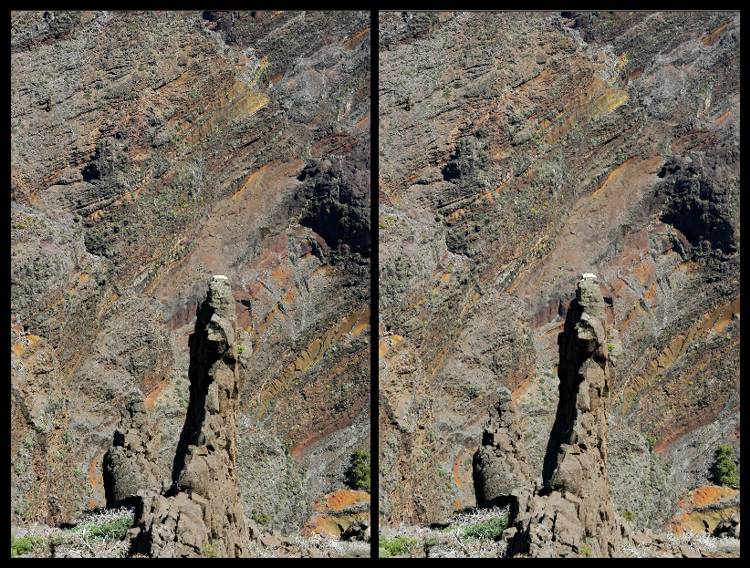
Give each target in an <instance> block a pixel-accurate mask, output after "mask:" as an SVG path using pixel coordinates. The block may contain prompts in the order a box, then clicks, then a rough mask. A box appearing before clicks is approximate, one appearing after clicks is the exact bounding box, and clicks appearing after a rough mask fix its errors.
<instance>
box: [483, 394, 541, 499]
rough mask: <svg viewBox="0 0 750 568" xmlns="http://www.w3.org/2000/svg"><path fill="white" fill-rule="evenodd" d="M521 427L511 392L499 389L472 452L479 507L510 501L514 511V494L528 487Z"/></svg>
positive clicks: (529, 479)
mask: <svg viewBox="0 0 750 568" xmlns="http://www.w3.org/2000/svg"><path fill="white" fill-rule="evenodd" d="M522 441H523V431H522V429H521V428H520V427H519V415H518V412H517V409H516V405H515V404H514V402H513V399H512V398H511V393H510V391H509V390H508V389H506V388H501V389H500V399H499V400H498V402H497V404H496V405H495V406H494V407H493V408H492V410H490V419H489V422H488V423H487V426H486V428H485V429H484V432H483V434H482V445H481V446H480V448H479V449H478V450H477V452H476V454H474V488H475V490H476V494H477V504H478V505H479V506H480V507H493V506H501V507H502V506H505V505H509V506H510V508H511V514H514V511H516V512H517V507H518V500H517V499H516V498H515V496H514V495H512V494H513V492H514V491H516V490H519V489H525V488H528V487H529V485H530V482H531V469H530V468H529V465H528V463H527V462H526V460H525V459H524V453H523V450H522V448H521V444H522Z"/></svg>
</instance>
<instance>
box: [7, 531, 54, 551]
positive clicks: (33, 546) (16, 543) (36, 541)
mask: <svg viewBox="0 0 750 568" xmlns="http://www.w3.org/2000/svg"><path fill="white" fill-rule="evenodd" d="M45 545H46V541H45V540H44V537H42V536H40V535H37V534H26V535H23V536H19V537H15V536H13V537H11V538H10V555H11V557H15V556H20V555H22V554H28V553H29V552H34V551H35V550H39V549H40V548H42V547H44V546H45Z"/></svg>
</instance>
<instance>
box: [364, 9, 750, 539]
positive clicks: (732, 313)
mask: <svg viewBox="0 0 750 568" xmlns="http://www.w3.org/2000/svg"><path fill="white" fill-rule="evenodd" d="M739 30H740V17H739V14H738V13H722V12H710V13H709V12H689V13H688V12H679V13H678V12H674V13H672V12H634V13H627V12H617V13H606V12H596V13H593V12H592V13H563V14H561V13H552V12H548V13H481V14H479V13H443V12H439V13H386V14H383V15H382V18H381V38H382V40H383V43H382V45H381V48H380V55H381V62H380V69H381V81H380V85H381V87H380V95H381V104H380V107H381V127H380V128H381V130H380V144H381V148H380V152H381V164H380V174H381V179H380V193H379V199H380V223H379V225H380V226H379V231H380V232H379V235H380V267H381V274H380V281H381V291H380V305H381V308H382V313H381V317H380V321H381V329H380V330H379V332H380V343H381V347H380V353H381V358H380V368H381V379H380V384H381V388H382V392H381V395H380V396H381V399H380V400H381V423H380V425H379V427H380V439H381V449H380V451H381V480H382V481H381V496H382V503H381V511H382V515H383V518H382V520H383V521H384V522H385V523H397V522H399V521H411V522H420V523H429V522H433V521H436V520H441V519H443V518H444V517H445V515H446V514H449V513H450V512H452V511H454V510H459V509H461V508H463V507H467V506H473V505H474V504H475V503H476V500H475V496H474V493H473V484H472V482H471V481H472V478H471V476H472V459H471V455H472V453H473V452H474V451H475V449H476V447H477V444H478V442H479V441H480V440H481V439H482V428H483V426H484V421H485V417H486V412H487V409H489V408H492V406H493V405H494V404H495V403H496V402H497V392H496V391H497V389H498V388H499V387H506V388H508V389H510V390H511V392H512V396H513V399H514V403H515V404H516V405H517V406H518V411H519V413H520V414H521V415H523V416H524V418H525V427H524V436H523V445H524V447H525V451H526V458H527V459H528V461H529V466H530V468H531V470H532V473H533V474H534V475H540V474H541V472H542V470H543V467H544V456H545V451H546V444H547V441H548V437H549V433H550V432H551V431H552V428H553V424H554V421H555V414H556V406H557V400H558V396H557V392H556V389H557V380H556V376H557V369H556V366H557V363H558V346H557V344H556V338H557V336H558V334H559V332H560V331H561V330H562V328H563V326H564V322H565V319H566V315H567V314H566V311H567V308H568V305H569V303H570V301H571V300H572V297H573V296H572V291H573V290H574V289H575V285H576V281H577V278H578V276H579V275H580V274H581V273H585V272H595V273H596V274H597V275H598V277H599V282H600V284H601V286H602V292H603V299H604V302H605V305H606V309H607V311H608V314H609V316H608V317H609V318H610V319H611V322H610V326H611V330H612V332H613V333H616V334H617V337H618V339H617V340H616V341H614V342H613V343H614V348H613V351H612V353H610V355H611V357H612V359H613V360H616V369H617V372H616V373H615V375H614V378H613V379H612V382H611V384H610V391H611V392H610V409H609V481H610V483H611V490H612V496H613V500H614V504H615V508H616V510H617V511H618V512H620V513H627V515H628V516H629V517H631V518H632V519H633V523H634V524H635V525H636V526H651V527H652V528H657V527H659V528H660V527H663V526H665V525H666V524H667V523H668V522H669V521H670V520H671V519H672V517H673V516H674V515H676V514H679V513H680V511H681V509H680V508H679V507H678V502H679V501H680V498H681V497H685V496H686V495H687V494H688V492H690V491H691V490H693V489H695V488H696V487H699V486H705V485H710V484H711V483H712V482H711V481H710V480H709V477H710V474H709V466H710V463H711V461H712V459H713V453H714V450H715V449H716V447H717V446H718V445H719V444H720V443H728V444H732V445H734V446H735V447H737V445H738V442H739V366H738V365H739V338H740V329H739V242H740V241H739V236H740V223H739V151H740V148H739V98H740V91H739V43H740V31H739ZM436 54H440V55H439V57H438V56H436Z"/></svg>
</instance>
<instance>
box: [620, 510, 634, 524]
mask: <svg viewBox="0 0 750 568" xmlns="http://www.w3.org/2000/svg"><path fill="white" fill-rule="evenodd" d="M622 518H623V519H625V520H626V521H628V522H631V523H632V522H633V518H634V515H633V512H632V511H628V510H627V509H626V510H624V511H623V512H622Z"/></svg>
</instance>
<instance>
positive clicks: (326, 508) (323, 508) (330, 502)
mask: <svg viewBox="0 0 750 568" xmlns="http://www.w3.org/2000/svg"><path fill="white" fill-rule="evenodd" d="M369 504H370V494H369V493H368V492H367V491H358V490H354V489H339V490H337V491H334V492H333V493H329V494H328V495H324V496H323V497H322V498H321V499H320V500H318V501H316V502H315V503H313V511H315V512H316V513H322V512H339V511H343V510H344V509H349V508H351V507H356V506H358V505H369Z"/></svg>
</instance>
